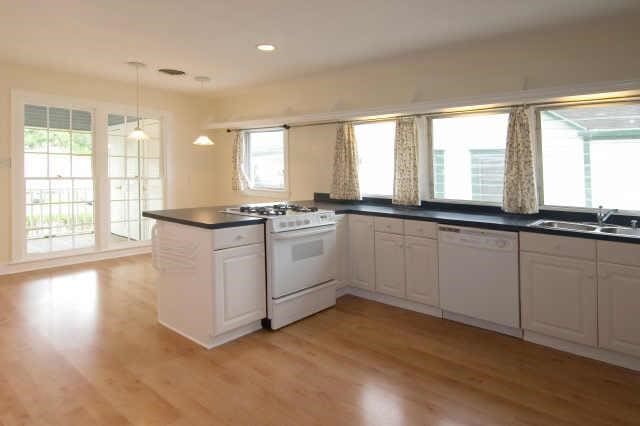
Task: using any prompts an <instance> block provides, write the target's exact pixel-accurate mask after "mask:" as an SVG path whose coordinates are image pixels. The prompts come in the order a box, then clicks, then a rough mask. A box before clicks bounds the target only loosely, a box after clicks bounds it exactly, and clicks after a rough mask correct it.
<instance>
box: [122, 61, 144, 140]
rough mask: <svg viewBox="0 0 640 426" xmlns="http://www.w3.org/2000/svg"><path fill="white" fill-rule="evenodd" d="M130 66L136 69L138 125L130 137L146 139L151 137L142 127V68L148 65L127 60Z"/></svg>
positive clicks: (132, 138)
mask: <svg viewBox="0 0 640 426" xmlns="http://www.w3.org/2000/svg"><path fill="white" fill-rule="evenodd" d="M127 64H129V65H130V66H132V67H134V68H135V69H136V119H137V120H138V121H137V125H136V128H135V129H133V131H132V132H131V133H129V136H128V138H129V139H131V140H135V141H144V140H147V139H149V136H147V134H146V133H145V132H144V130H142V127H140V68H144V67H145V66H146V65H145V64H143V63H142V62H127Z"/></svg>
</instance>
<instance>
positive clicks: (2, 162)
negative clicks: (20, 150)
mask: <svg viewBox="0 0 640 426" xmlns="http://www.w3.org/2000/svg"><path fill="white" fill-rule="evenodd" d="M10 168H11V158H0V169H10Z"/></svg>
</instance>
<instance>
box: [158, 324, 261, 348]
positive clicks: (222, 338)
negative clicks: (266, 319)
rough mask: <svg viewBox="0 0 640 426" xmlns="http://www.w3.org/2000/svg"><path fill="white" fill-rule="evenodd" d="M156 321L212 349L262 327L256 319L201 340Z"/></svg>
mask: <svg viewBox="0 0 640 426" xmlns="http://www.w3.org/2000/svg"><path fill="white" fill-rule="evenodd" d="M158 323H160V324H161V325H162V326H163V327H166V328H168V329H169V330H171V331H173V332H174V333H176V334H179V335H180V336H182V337H184V338H186V339H189V340H191V341H192V342H193V343H196V344H198V345H200V346H202V347H203V348H205V349H213V348H215V347H216V346H220V345H223V344H225V343H227V342H230V341H232V340H235V339H238V338H240V337H242V336H245V335H247V334H251V333H253V332H254V331H258V330H260V329H261V328H262V321H261V320H258V321H253V322H251V323H249V324H247V325H243V326H242V327H238V328H236V329H234V330H231V331H227V332H226V333H222V334H220V335H218V336H216V337H214V338H213V339H211V341H209V342H203V341H201V340H199V339H197V338H195V337H193V336H190V335H188V334H186V333H184V332H182V331H180V330H178V329H177V328H175V327H172V326H170V325H169V324H167V323H165V322H163V321H160V320H158Z"/></svg>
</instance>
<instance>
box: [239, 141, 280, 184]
mask: <svg viewBox="0 0 640 426" xmlns="http://www.w3.org/2000/svg"><path fill="white" fill-rule="evenodd" d="M244 138H245V150H246V151H245V159H244V161H245V163H244V169H245V172H246V174H247V178H248V179H249V188H250V189H254V190H267V191H284V190H286V189H287V180H286V143H285V131H284V130H280V129H278V130H261V131H248V132H245V134H244Z"/></svg>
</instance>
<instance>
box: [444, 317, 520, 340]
mask: <svg viewBox="0 0 640 426" xmlns="http://www.w3.org/2000/svg"><path fill="white" fill-rule="evenodd" d="M442 317H443V318H445V319H448V320H451V321H455V322H461V323H463V324H467V325H470V326H473V327H478V328H482V329H485V330H489V331H495V332H496V333H500V334H506V335H507V336H511V337H517V338H518V339H522V329H521V328H513V327H509V326H506V325H502V324H496V323H494V322H490V321H485V320H481V319H477V318H471V317H468V316H466V315H460V314H456V313H455V312H449V311H442Z"/></svg>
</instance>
